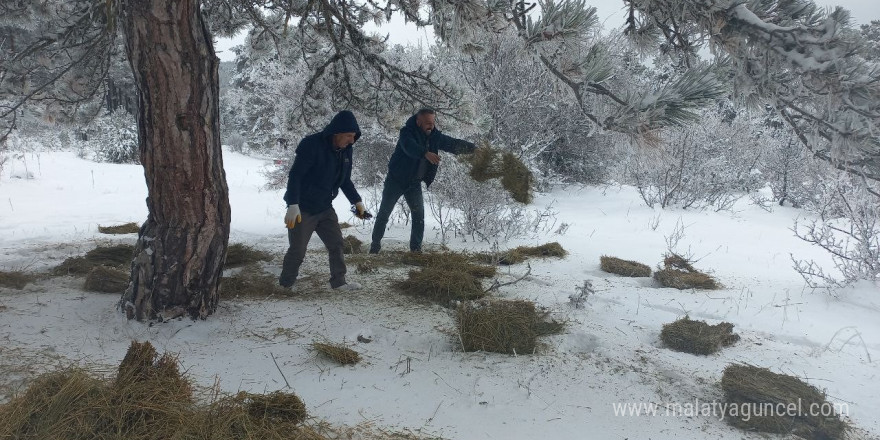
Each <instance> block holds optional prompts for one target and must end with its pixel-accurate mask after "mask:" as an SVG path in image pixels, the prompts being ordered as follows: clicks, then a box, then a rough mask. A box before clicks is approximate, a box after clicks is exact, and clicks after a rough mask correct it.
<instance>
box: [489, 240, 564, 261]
mask: <svg viewBox="0 0 880 440" xmlns="http://www.w3.org/2000/svg"><path fill="white" fill-rule="evenodd" d="M566 255H568V252H567V251H566V250H565V249H564V248H563V247H562V245H561V244H559V243H558V242H555V241H554V242H552V243H545V244H542V245H540V246H518V247H515V248H513V249H509V250H507V251H503V252H498V253H484V254H479V255H478V258H479V260H480V261H483V262H486V263H490V264H501V265H504V266H510V265H513V264H519V263H522V262H524V261H526V260H528V259H529V258H533V257H541V258H547V257H557V258H563V257H565V256H566Z"/></svg>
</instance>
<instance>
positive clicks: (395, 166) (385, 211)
mask: <svg viewBox="0 0 880 440" xmlns="http://www.w3.org/2000/svg"><path fill="white" fill-rule="evenodd" d="M435 116H436V115H435V112H434V110H432V109H429V108H423V109H421V110H419V111H418V112H416V114H414V115H412V116H411V117H410V118H409V119H407V121H406V124H404V126H403V127H402V128H401V129H400V137H399V138H398V140H397V146H396V147H395V149H394V153H392V154H391V159H390V160H389V161H388V175H387V176H386V177H385V184H384V187H383V188H382V202H381V203H380V204H379V213H378V214H376V224H375V225H374V226H373V237H372V240H373V242H372V243H370V253H371V254H376V253H379V250H380V249H381V248H382V244H381V242H382V237H383V236H384V235H385V226H386V224H387V223H388V218H389V217H390V216H391V212H392V211H394V205H395V204H397V201H398V200H399V199H400V196H403V198H404V200H406V204H407V206H408V207H409V210H410V213H411V214H412V230H411V231H410V238H409V249H410V251H412V252H421V250H422V238H423V237H424V234H425V202H424V197H423V196H422V182H425V187H430V186H431V182H433V181H434V177H435V176H436V175H437V168H438V165H439V164H440V155H439V154H438V153H439V152H440V151H446V152H448V153H452V154H462V153H472V152H473V151H474V149H475V146H474V144H473V143H471V142H468V141H464V140H461V139H456V138H453V137H451V136H447V135H445V134H443V133H441V132H440V130H438V129H437V127H436V124H435Z"/></svg>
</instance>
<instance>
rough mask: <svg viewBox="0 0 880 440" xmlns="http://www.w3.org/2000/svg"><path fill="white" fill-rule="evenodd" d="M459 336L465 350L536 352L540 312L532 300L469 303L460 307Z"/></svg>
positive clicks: (458, 314) (458, 318)
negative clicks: (537, 325) (536, 325)
mask: <svg viewBox="0 0 880 440" xmlns="http://www.w3.org/2000/svg"><path fill="white" fill-rule="evenodd" d="M456 318H457V319H456V321H457V324H458V334H459V336H460V337H461V343H462V345H463V348H464V350H465V351H480V350H482V351H491V352H494V353H509V354H526V353H532V352H534V351H535V345H536V343H537V336H538V333H537V331H536V328H535V324H536V323H537V322H538V312H537V310H536V309H535V303H533V302H531V301H522V300H517V301H506V300H484V301H469V302H464V303H462V304H460V305H459V306H458V309H457V313H456Z"/></svg>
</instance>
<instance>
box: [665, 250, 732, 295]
mask: <svg viewBox="0 0 880 440" xmlns="http://www.w3.org/2000/svg"><path fill="white" fill-rule="evenodd" d="M663 265H664V266H665V267H664V268H663V269H662V270H658V271H656V272H654V279H655V280H657V281H658V282H660V284H661V285H662V286H663V287H672V288H675V289H679V290H684V289H707V290H715V289H720V288H721V285H720V284H718V282H717V281H715V279H714V278H712V277H711V276H709V275H707V274H705V273H703V272H700V271H698V270H696V269H694V267H693V266H692V265H691V264H690V261H688V260H687V259H686V258H684V257H682V256H680V255H676V254H670V255H667V256H666V257H665V258H664V259H663Z"/></svg>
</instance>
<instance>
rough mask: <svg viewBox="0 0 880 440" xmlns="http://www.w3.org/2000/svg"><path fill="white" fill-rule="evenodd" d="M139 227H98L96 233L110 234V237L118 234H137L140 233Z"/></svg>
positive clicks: (130, 225)
mask: <svg viewBox="0 0 880 440" xmlns="http://www.w3.org/2000/svg"><path fill="white" fill-rule="evenodd" d="M140 230H141V227H140V226H139V225H138V224H137V223H135V222H131V223H125V224H123V225H116V226H101V225H98V232H100V233H102V234H111V235H120V234H137V233H138V232H140Z"/></svg>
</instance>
